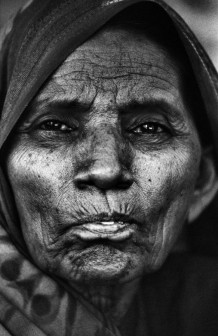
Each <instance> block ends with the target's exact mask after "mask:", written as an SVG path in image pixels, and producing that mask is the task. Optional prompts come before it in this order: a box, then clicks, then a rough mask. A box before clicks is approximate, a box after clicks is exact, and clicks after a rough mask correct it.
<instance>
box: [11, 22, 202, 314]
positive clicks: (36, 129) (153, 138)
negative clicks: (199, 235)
mask: <svg viewBox="0 0 218 336" xmlns="http://www.w3.org/2000/svg"><path fill="white" fill-rule="evenodd" d="M138 34H139V35H140V38H139V39H138V38H136V36H137V37H138ZM145 45H146V48H145ZM124 54H125V55H128V57H123V56H122V57H121V55H124ZM136 54H137V57H136ZM81 55H82V56H83V57H82V62H81ZM96 58H97V60H98V61H97V62H98V64H97V66H98V73H96ZM109 59H110V60H111V63H113V64H112V67H109V65H108V60H109ZM145 64H146V65H149V66H146V67H145V66H144V65H145ZM133 68H134V71H133ZM120 69H122V76H121V75H120ZM135 69H137V71H135ZM111 70H113V71H111ZM110 71H111V73H110ZM84 72H85V77H84ZM109 73H110V76H108V74H109ZM139 73H140V75H138V74H139ZM87 79H88V80H87ZM127 79H128V80H127ZM183 81H184V77H183V73H182V72H181V69H180V66H179V65H178V64H177V61H176V60H175V59H174V58H173V57H172V55H171V53H170V52H169V51H168V50H164V51H163V47H162V46H161V47H160V46H159V44H158V41H152V40H151V39H150V38H147V37H146V34H145V33H141V32H140V31H138V32H137V33H136V32H135V31H131V30H126V29H120V28H119V29H117V30H114V29H113V30H110V28H105V29H103V30H101V31H100V32H99V33H98V34H97V35H95V36H94V37H93V38H92V39H90V40H89V41H86V42H85V43H84V45H82V46H80V47H79V48H78V49H77V50H76V51H75V52H73V53H72V55H70V56H69V58H68V59H67V61H65V62H64V63H63V64H62V65H61V67H60V68H58V70H57V71H56V72H55V74H54V75H53V76H52V77H51V78H50V79H49V81H48V82H47V83H46V85H45V86H44V87H43V88H42V90H41V91H40V92H39V93H38V95H37V96H36V98H35V99H34V102H33V105H32V106H33V108H31V107H30V108H29V111H28V112H27V114H26V115H24V116H23V118H22V119H21V121H20V123H19V124H18V127H17V129H16V132H15V137H14V141H13V144H12V146H11V149H10V151H9V153H8V156H7V172H8V177H9V180H10V183H11V186H12V189H13V192H14V195H15V200H16V204H17V208H18V211H19V216H20V220H21V226H22V232H23V235H24V238H25V240H26V243H27V246H28V248H29V251H30V254H31V256H32V257H33V259H34V261H35V262H36V263H37V264H38V266H39V267H40V268H41V269H43V270H46V271H47V272H50V273H51V274H55V275H57V276H59V277H61V278H62V279H64V280H65V281H67V282H68V283H69V284H70V285H71V286H73V287H76V288H78V290H80V291H81V292H82V293H83V295H85V296H86V297H88V298H89V299H90V300H91V301H92V302H93V303H94V304H97V303H96V302H98V304H97V305H98V306H100V308H101V309H102V310H107V309H108V307H113V315H115V316H116V319H119V318H121V317H122V316H123V314H125V311H126V309H127V308H128V305H129V304H130V302H131V300H132V297H133V296H134V293H135V291H136V290H137V288H136V287H137V286H136V283H137V282H138V279H139V278H140V277H141V276H142V275H143V274H145V273H149V272H153V271H155V270H156V269H158V268H159V267H160V266H161V265H162V264H163V262H164V260H165V258H166V256H167V255H168V254H169V252H170V250H171V249H172V247H173V245H174V244H175V241H176V239H177V237H178V236H179V234H180V232H181V229H182V227H183V225H184V223H185V221H186V218H187V213H188V211H189V207H190V205H191V204H192V197H193V193H194V191H195V185H196V180H197V177H198V174H199V165H200V159H201V145H200V139H199V136H198V132H197V129H196V126H195V123H194V120H193V117H192V115H191V113H190V110H189V107H187V102H186V101H185V99H184V95H183V92H182V91H181V87H182V83H183ZM75 102H76V104H75ZM151 102H152V104H151ZM61 104H62V105H61ZM67 104H69V105H67ZM66 105H67V111H66V110H65V108H66ZM135 105H137V106H138V107H136V106H135ZM52 106H56V107H55V109H53V108H51V107H52ZM57 106H59V107H58V108H57ZM60 106H62V107H61V108H60ZM63 106H65V107H64V108H63ZM157 106H158V108H157ZM169 106H170V107H171V108H169ZM68 107H69V109H68ZM77 107H78V109H77ZM81 107H85V108H84V109H83V108H81ZM133 107H134V108H133ZM143 109H145V110H146V113H143ZM65 111H66V113H65ZM62 112H63V113H62ZM142 115H143V117H142ZM170 115H171V117H170ZM54 116H55V121H56V122H57V121H58V122H59V123H60V125H61V124H65V125H67V126H69V127H70V128H71V127H74V126H75V125H76V129H75V130H73V131H72V130H70V131H66V132H63V131H60V130H58V128H57V129H54V130H50V129H46V127H45V121H46V120H47V121H49V120H54V119H53V118H54ZM56 116H57V118H56ZM142 119H143V122H144V123H149V122H150V123H157V121H158V123H159V124H160V128H159V132H154V133H148V132H144V133H140V135H139V134H138V133H137V132H136V131H135V130H136V129H137V127H138V130H140V128H139V127H140V125H141V123H142ZM170 119H173V121H172V122H171V121H170ZM166 120H167V121H166ZM181 120H183V122H182V123H181V122H180V121H181ZM42 125H43V127H42ZM58 125H59V124H58ZM167 127H168V128H169V130H167ZM140 132H141V131H140ZM102 213H106V214H107V216H108V218H111V219H112V217H113V215H114V213H120V214H125V215H128V216H131V217H133V218H134V220H135V227H134V231H133V234H132V236H131V238H130V239H128V240H126V241H123V242H122V244H120V243H119V244H117V245H116V243H114V242H111V241H110V239H107V240H105V239H104V240H101V239H100V237H99V239H95V240H93V242H92V243H89V244H87V242H84V241H83V240H82V239H81V236H80V233H79V230H80V226H79V225H78V223H79V221H80V220H81V217H82V216H83V217H85V216H90V215H93V216H98V215H99V214H102ZM30 223H31V225H30ZM121 245H122V246H121ZM108 284H110V286H108ZM96 286H97V288H98V293H96V290H95V288H96ZM84 288H86V290H85V291H84ZM125 288H126V289H127V290H126V291H125ZM112 292H113V293H115V294H114V295H112ZM124 292H126V295H123V296H122V295H121V293H124ZM93 293H94V294H93ZM107 297H109V298H110V300H109V301H110V303H109V302H108V301H107V300H106V298H107ZM112 297H113V300H111V298H112ZM112 301H113V302H112ZM99 302H100V303H99ZM124 302H125V304H124ZM124 306H125V309H124V308H123V307H124ZM106 307H107V309H106ZM115 307H116V309H115ZM109 311H110V314H111V310H110V309H109Z"/></svg>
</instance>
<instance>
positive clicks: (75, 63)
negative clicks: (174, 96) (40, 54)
mask: <svg viewBox="0 0 218 336" xmlns="http://www.w3.org/2000/svg"><path fill="white" fill-rule="evenodd" d="M104 55H105V54H103V58H102V57H101V55H98V56H97V55H95V56H94V57H91V56H90V55H89V56H87V57H79V58H78V57H77V58H71V59H67V60H66V61H65V62H64V63H63V65H62V66H61V67H60V68H59V69H58V70H57V71H56V73H55V74H54V75H53V77H52V79H53V80H54V81H55V82H56V83H58V82H59V83H61V82H63V81H73V80H81V81H86V80H95V79H102V80H107V79H117V78H118V79H119V78H123V79H124V80H125V79H127V80H128V81H131V80H133V81H135V80H137V79H138V80H141V78H139V77H143V76H144V77H152V78H153V79H155V78H156V79H157V80H161V81H165V82H166V83H167V82H168V83H169V84H170V83H171V81H172V79H173V80H174V79H175V78H174V77H175V74H174V69H173V65H170V64H169V62H167V60H163V59H162V58H160V57H159V58H158V59H157V60H155V58H154V57H153V55H151V56H150V59H149V55H147V59H146V58H145V57H142V56H140V55H139V56H138V55H136V56H134V55H131V54H130V53H129V52H125V53H124V54H118V55H116V56H115V57H113V56H111V57H110V56H108V55H107V56H105V57H106V58H104ZM77 84H78V83H77Z"/></svg>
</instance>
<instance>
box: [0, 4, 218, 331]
mask: <svg viewBox="0 0 218 336" xmlns="http://www.w3.org/2000/svg"><path fill="white" fill-rule="evenodd" d="M139 2H140V3H145V7H144V10H146V3H149V4H150V5H151V4H153V6H156V7H157V8H158V10H160V9H161V10H162V11H163V12H165V14H166V15H168V16H169V18H170V20H171V21H172V23H173V25H174V27H175V29H176V30H177V32H178V34H179V36H180V38H181V41H182V43H183V46H184V48H185V50H186V52H187V55H188V57H189V60H190V63H191V65H192V68H193V72H194V75H195V78H196V81H197V83H198V86H199V90H200V92H201V96H202V99H203V102H204V105H205V112H206V114H207V118H208V120H209V122H210V126H211V130H212V135H213V141H214V146H215V148H216V151H218V132H217V129H218V111H217V107H218V81H217V73H216V70H215V69H214V66H213V64H212V63H211V61H210V59H209V57H208V56H207V54H206V52H205V51H204V49H203V48H202V46H201V45H200V43H199V42H198V41H197V39H196V37H195V36H194V35H193V33H192V32H191V31H190V29H189V28H188V27H187V25H186V24H185V23H184V21H183V20H182V19H181V17H180V16H179V15H178V14H176V13H175V12H174V10H173V9H171V8H170V7H169V6H167V5H166V4H165V3H164V2H162V1H160V0H144V1H139V0H92V1H88V0H29V1H28V2H27V3H26V4H25V6H24V7H23V8H22V9H20V11H19V12H18V13H17V15H16V16H15V17H14V18H13V19H12V20H11V21H10V22H9V23H8V25H7V26H6V27H5V29H4V31H3V32H1V35H0V38H1V40H0V109H1V112H0V162H1V164H2V162H3V160H4V157H3V156H2V155H1V154H2V153H3V152H2V151H1V149H2V148H4V146H7V139H8V137H9V135H10V134H11V132H12V130H13V129H14V126H15V125H16V123H17V121H18V120H19V118H20V117H21V115H22V114H23V113H24V111H25V109H26V107H27V106H28V104H29V103H30V102H31V100H32V99H33V98H34V96H35V95H36V94H37V92H38V91H39V89H40V88H41V87H42V85H43V84H44V83H45V81H46V80H47V79H48V78H49V76H50V75H51V74H52V73H53V72H54V71H55V70H56V69H57V68H58V66H60V65H61V64H62V62H63V61H64V60H65V59H66V58H67V57H68V56H69V55H70V54H71V53H72V52H73V51H74V50H75V49H76V48H77V47H78V46H80V45H81V44H82V43H84V42H85V41H86V40H87V39H88V38H89V37H90V36H92V35H93V34H94V33H95V32H96V31H97V30H98V29H100V28H101V27H102V26H103V25H104V24H105V23H107V22H108V21H109V20H110V19H111V18H113V17H114V16H115V15H116V14H118V13H120V12H121V11H123V10H124V9H126V8H127V7H129V6H131V5H134V4H137V3H139ZM147 5H148V4H147ZM157 25H158V20H157ZM0 221H1V228H0V325H1V326H0V334H1V335H27V336H29V335H36V336H38V335H53V336H55V335H58V336H62V335H69V336H71V335H82V336H86V335H87V336H88V335H89V336H91V335H111V336H112V335H120V332H119V330H118V329H117V328H116V327H115V326H114V325H113V324H112V322H111V321H109V320H108V319H107V318H106V317H105V316H103V314H101V313H100V312H98V311H97V310H96V309H95V308H94V307H92V305H90V304H89V303H88V302H85V301H84V300H83V299H82V298H81V297H80V295H79V294H78V293H77V292H76V291H74V290H73V289H72V288H69V287H68V286H67V285H66V284H64V283H62V281H61V280H59V279H56V278H52V276H51V275H46V274H44V273H43V272H42V271H41V270H39V269H38V268H37V267H36V265H34V262H33V261H32V259H31V256H30V255H29V253H28V251H27V249H26V246H25V242H24V239H23V237H22V234H21V230H20V225H19V218H18V216H17V211H16V208H15V205H14V200H13V195H12V193H11V190H10V187H9V185H8V182H7V178H6V176H4V171H3V169H0Z"/></svg>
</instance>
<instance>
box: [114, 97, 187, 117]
mask: <svg viewBox="0 0 218 336" xmlns="http://www.w3.org/2000/svg"><path fill="white" fill-rule="evenodd" d="M152 109H156V110H161V111H162V112H163V113H164V114H165V115H166V116H168V117H169V118H172V119H177V120H181V121H184V115H183V113H182V111H183V110H181V109H179V108H177V107H176V106H173V105H172V104H171V103H169V102H167V101H166V100H164V99H149V100H148V101H142V102H138V101H132V102H130V103H127V104H124V105H122V106H121V108H120V109H119V110H120V112H121V114H128V113H133V112H135V111H138V112H140V113H145V112H148V111H149V110H150V111H152Z"/></svg>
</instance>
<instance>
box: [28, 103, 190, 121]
mask: <svg viewBox="0 0 218 336" xmlns="http://www.w3.org/2000/svg"><path fill="white" fill-rule="evenodd" d="M92 103H93V101H91V102H90V103H85V102H80V101H79V100H78V99H74V100H67V99H66V100H56V101H53V102H48V104H45V105H44V106H43V107H42V108H40V111H44V113H46V112H48V110H50V109H52V110H53V111H54V112H58V111H62V112H66V113H69V112H74V111H75V112H79V113H84V112H87V111H88V110H90V108H91V106H92ZM38 109H39V104H38V102H33V103H32V104H30V105H29V106H28V107H27V109H26V112H27V113H28V112H29V113H30V112H31V113H33V114H35V112H36V111H37V110H38ZM152 109H156V110H160V111H161V112H163V113H164V114H165V115H166V116H167V117H169V118H171V119H173V120H175V119H177V120H181V121H184V115H183V113H182V111H181V109H179V108H177V107H176V106H173V104H171V103H170V102H168V101H166V100H165V99H162V98H158V99H157V98H149V99H146V100H144V101H136V100H134V101H130V102H127V103H124V104H120V106H118V111H119V113H120V114H121V115H128V114H132V113H134V112H136V111H137V112H139V113H142V114H143V113H146V112H151V111H152Z"/></svg>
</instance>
